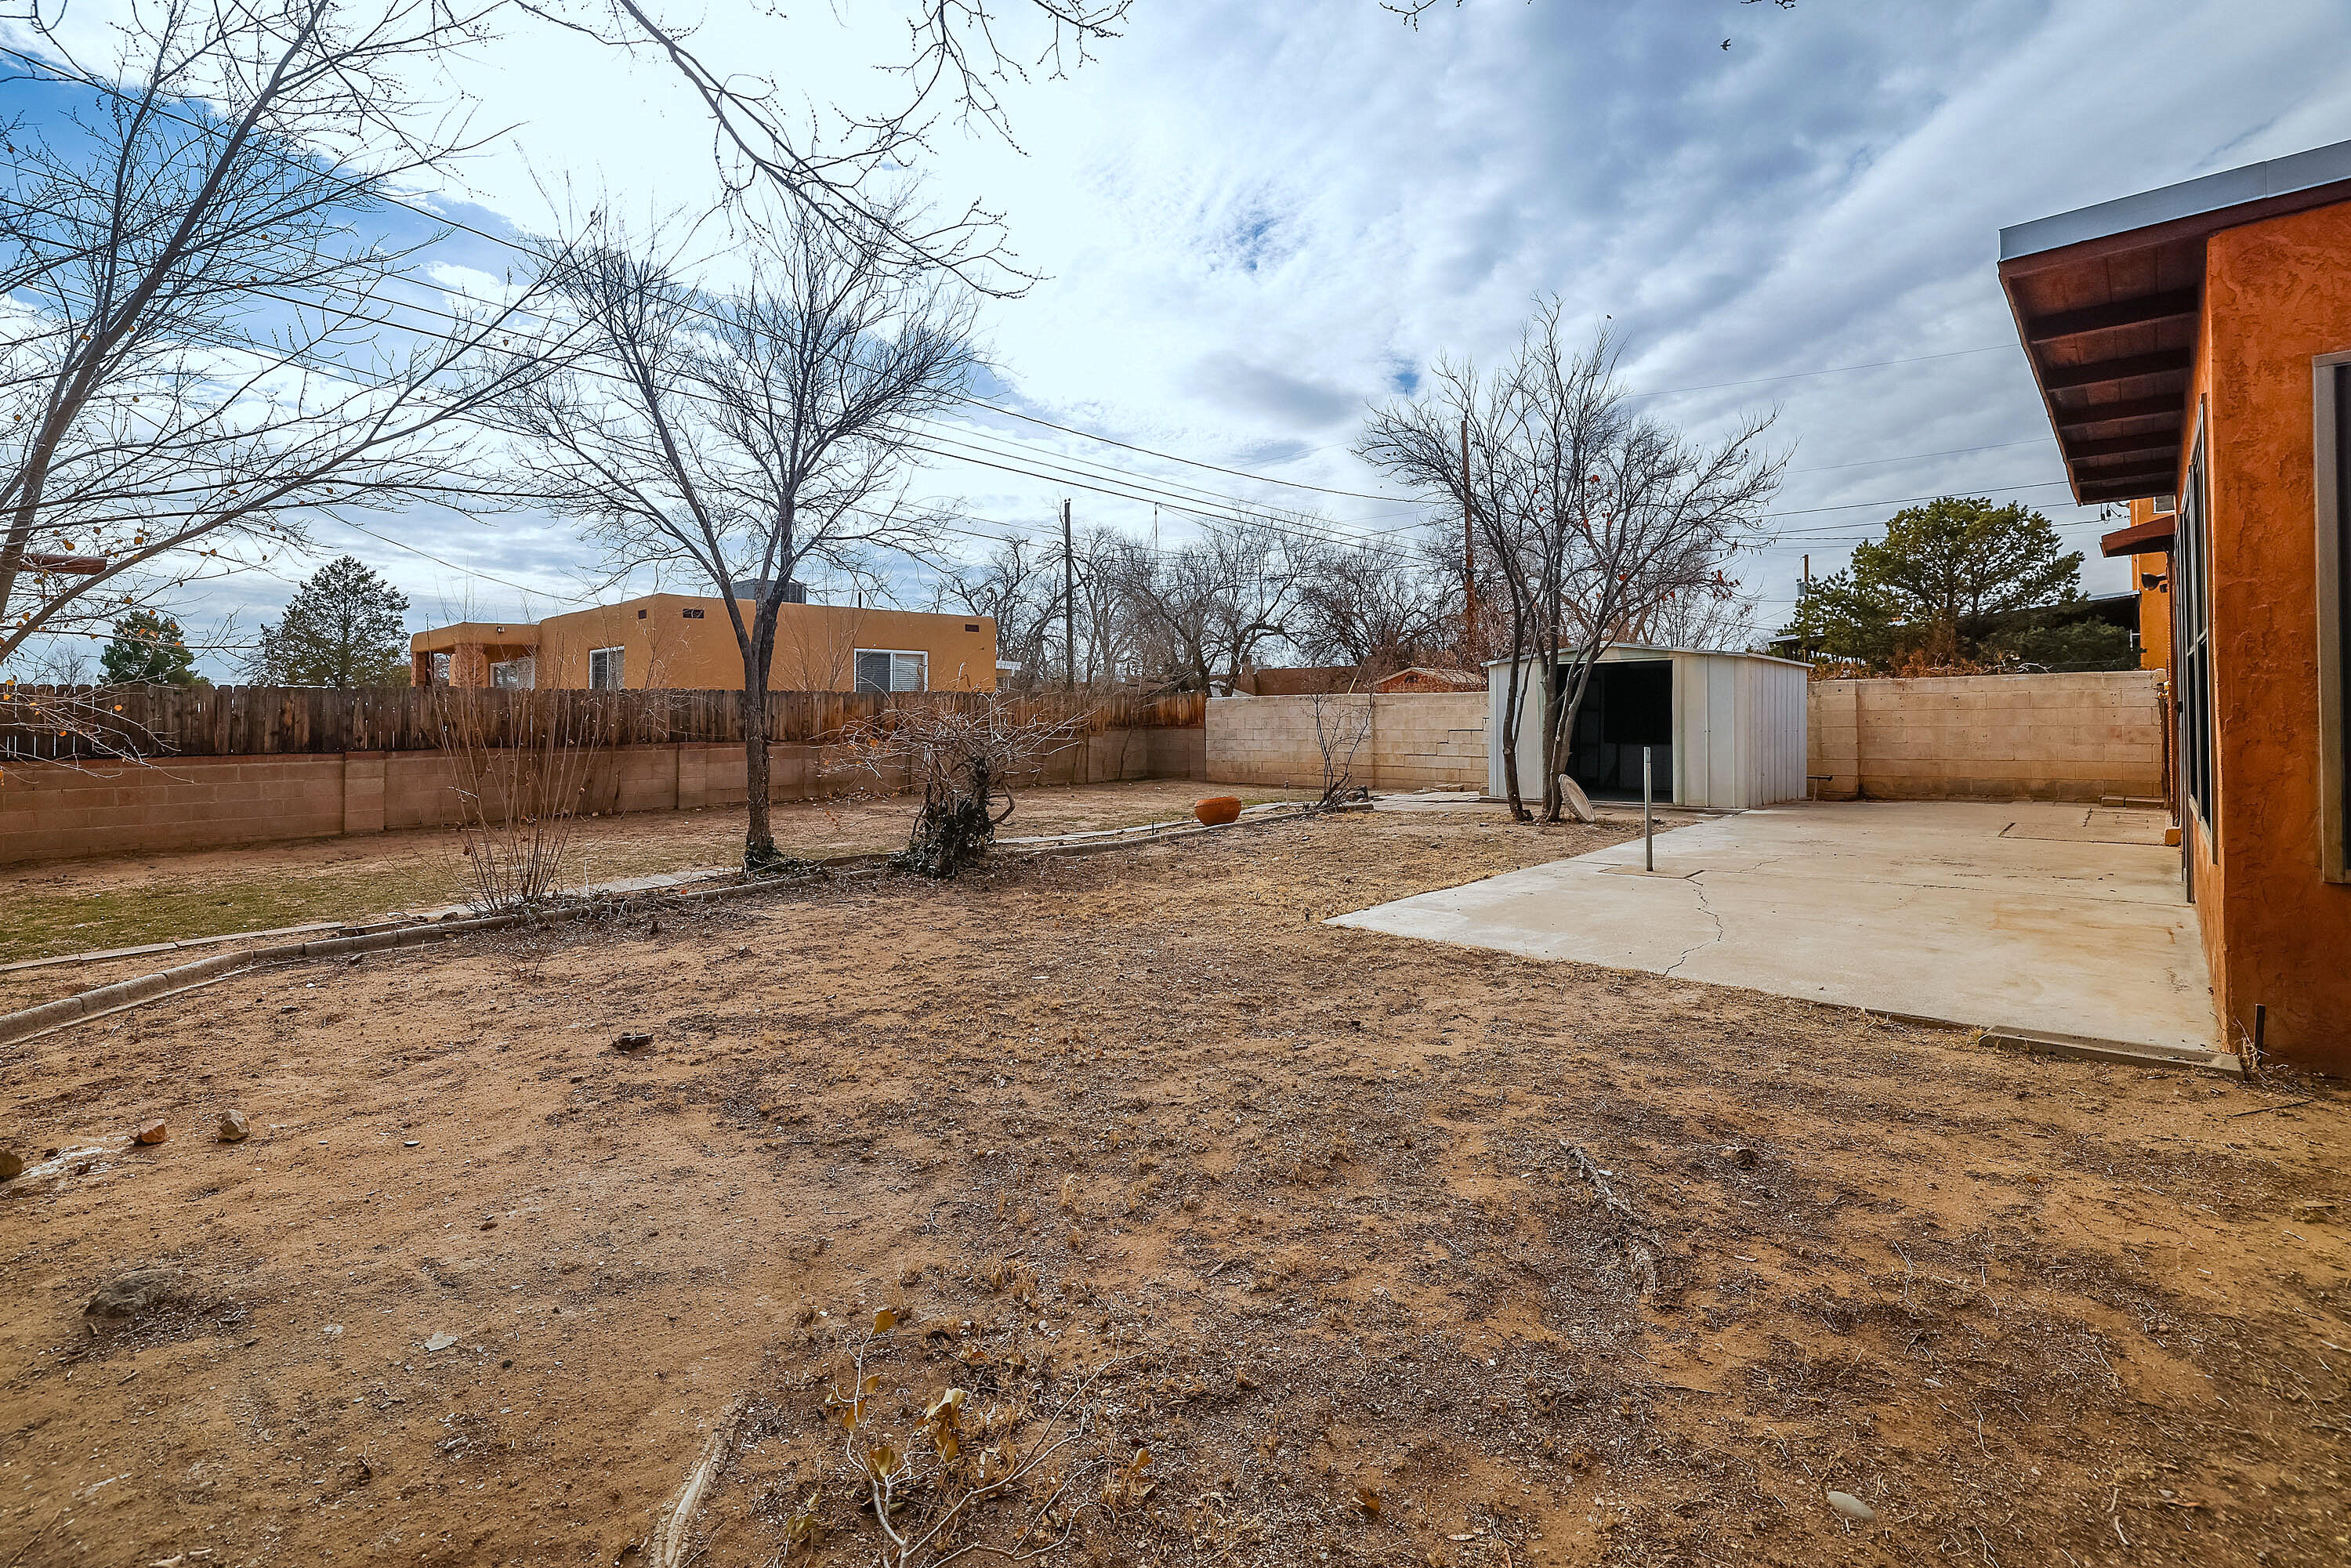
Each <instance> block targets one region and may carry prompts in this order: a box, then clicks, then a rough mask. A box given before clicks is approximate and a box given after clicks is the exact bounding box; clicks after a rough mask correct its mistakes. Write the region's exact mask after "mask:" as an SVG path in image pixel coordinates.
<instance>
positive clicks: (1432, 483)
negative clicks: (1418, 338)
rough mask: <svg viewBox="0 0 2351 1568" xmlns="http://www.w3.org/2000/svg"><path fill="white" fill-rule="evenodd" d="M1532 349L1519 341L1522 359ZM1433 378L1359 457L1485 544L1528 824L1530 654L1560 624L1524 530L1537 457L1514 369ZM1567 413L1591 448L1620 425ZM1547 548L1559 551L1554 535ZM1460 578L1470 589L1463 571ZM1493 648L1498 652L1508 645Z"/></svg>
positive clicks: (1443, 537)
mask: <svg viewBox="0 0 2351 1568" xmlns="http://www.w3.org/2000/svg"><path fill="white" fill-rule="evenodd" d="M1526 347H1527V345H1526V343H1525V342H1524V341H1523V340H1522V342H1521V345H1520V357H1521V359H1522V360H1523V358H1524V356H1525V352H1526ZM1429 380H1430V382H1432V383H1433V389H1432V391H1431V392H1429V393H1428V395H1426V396H1425V397H1422V398H1419V399H1416V400H1414V401H1412V402H1395V403H1391V404H1389V405H1388V406H1386V407H1384V408H1380V409H1375V410H1374V412H1373V413H1372V415H1371V417H1370V419H1369V421H1368V422H1367V423H1366V424H1365V426H1364V434H1363V435H1362V436H1361V437H1360V438H1359V439H1358V440H1357V442H1356V445H1355V450H1356V452H1357V453H1358V454H1359V455H1362V456H1363V457H1364V460H1365V461H1366V462H1369V463H1371V464H1373V465H1375V466H1377V467H1379V468H1381V469H1383V470H1384V471H1385V472H1387V473H1388V474H1390V475H1391V476H1394V477H1395V479H1396V480H1397V481H1398V482H1399V483H1401V484H1403V485H1405V486H1406V487H1407V488H1410V489H1414V490H1416V491H1418V492H1420V493H1421V494H1422V495H1424V496H1426V497H1430V498H1431V499H1432V500H1435V499H1437V498H1439V497H1442V498H1443V499H1444V500H1445V501H1446V503H1447V507H1446V510H1447V511H1449V512H1453V513H1456V514H1458V513H1460V512H1463V511H1466V512H1467V513H1468V517H1469V519H1470V525H1471V528H1472V529H1473V530H1474V532H1475V533H1476V535H1477V537H1478V538H1479V540H1480V541H1481V542H1482V543H1483V544H1484V546H1485V549H1484V553H1483V559H1482V560H1481V562H1480V570H1479V586H1480V587H1481V588H1486V589H1490V590H1498V591H1489V592H1488V593H1487V594H1485V596H1484V597H1485V601H1486V603H1487V604H1488V605H1489V606H1490V607H1491V610H1490V613H1491V614H1492V616H1493V619H1494V620H1495V622H1497V624H1498V626H1499V628H1500V629H1502V630H1505V631H1506V632H1507V639H1506V641H1507V647H1508V653H1509V657H1508V659H1507V661H1506V663H1505V664H1504V666H1503V680H1504V700H1503V704H1502V733H1501V735H1500V736H1499V737H1497V738H1498V739H1499V744H1500V746H1501V747H1502V782H1503V789H1504V792H1505V793H1506V794H1507V795H1508V797H1509V799H1510V813H1511V815H1512V816H1513V817H1514V818H1516V819H1518V820H1520V821H1524V820H1526V817H1527V815H1528V813H1527V810H1526V806H1525V800H1524V791H1523V789H1521V786H1520V778H1519V765H1518V757H1519V733H1520V717H1521V714H1522V713H1523V710H1524V703H1523V701H1522V697H1523V694H1524V692H1525V689H1526V687H1525V682H1526V679H1527V665H1528V654H1529V652H1530V650H1531V646H1532V645H1533V644H1534V643H1535V642H1536V641H1537V640H1538V638H1539V637H1540V635H1541V626H1540V625H1539V622H1541V621H1542V620H1545V619H1548V620H1550V621H1551V622H1552V632H1553V636H1554V639H1555V637H1556V621H1557V617H1556V616H1555V615H1552V616H1550V617H1544V616H1541V614H1540V613H1539V611H1538V608H1537V607H1538V605H1540V604H1541V602H1542V599H1543V580H1544V578H1545V577H1546V575H1549V577H1550V578H1551V580H1552V583H1553V584H1554V585H1555V584H1556V582H1557V581H1558V578H1559V573H1558V572H1557V570H1553V571H1552V572H1551V573H1549V574H1546V572H1545V570H1544V568H1543V565H1542V560H1541V556H1542V554H1543V551H1542V550H1541V548H1540V546H1541V544H1542V543H1543V542H1544V541H1542V540H1541V539H1540V538H1536V537H1535V536H1533V535H1531V533H1530V532H1529V531H1528V530H1527V529H1526V528H1524V527H1523V526H1522V524H1523V522H1524V521H1525V520H1526V519H1527V518H1528V517H1529V516H1530V515H1531V512H1532V509H1533V507H1532V500H1531V497H1532V493H1533V480H1534V473H1533V465H1532V455H1531V453H1528V452H1526V451H1525V450H1523V449H1522V438H1523V436H1524V434H1525V428H1524V427H1525V420H1524V409H1523V407H1522V402H1521V400H1520V397H1519V394H1518V382H1517V380H1516V379H1515V377H1514V375H1513V373H1512V372H1511V371H1499V372H1496V373H1495V374H1492V375H1480V374H1479V371H1478V369H1477V367H1476V366H1475V365H1474V364H1472V363H1468V362H1466V361H1464V362H1454V361H1438V362H1437V364H1436V365H1435V366H1433V367H1432V368H1431V371H1430V376H1429ZM1560 412H1561V413H1568V414H1571V415H1572V416H1573V418H1575V419H1576V420H1578V421H1579V422H1580V423H1582V424H1583V425H1584V426H1585V427H1586V431H1587V433H1586V434H1584V435H1583V436H1582V437H1580V438H1578V439H1580V440H1582V441H1583V442H1584V443H1585V444H1590V443H1591V442H1592V441H1593V439H1594V438H1595V434H1596V433H1593V432H1592V431H1591V430H1590V427H1592V426H1598V425H1604V423H1607V422H1608V421H1609V420H1610V419H1612V418H1613V417H1614V410H1613V405H1612V404H1611V403H1603V402H1597V400H1593V399H1589V398H1587V400H1586V402H1585V404H1584V405H1583V407H1581V408H1579V409H1575V410H1562V411H1560ZM1450 528H1451V525H1450V523H1449V521H1447V520H1445V519H1443V518H1442V517H1440V518H1439V520H1437V522H1436V524H1435V525H1434V527H1433V528H1432V530H1431V533H1432V543H1431V546H1430V549H1431V551H1432V553H1437V552H1440V551H1442V552H1446V553H1449V552H1450V550H1451V549H1452V545H1451V542H1450V539H1449V537H1448V536H1449V533H1450ZM1550 542H1551V543H1552V544H1553V545H1554V546H1557V545H1559V544H1561V543H1562V540H1561V538H1560V537H1559V536H1558V535H1557V534H1556V533H1554V534H1553V535H1552V539H1551V541H1550ZM1461 583H1462V586H1463V587H1465V588H1466V587H1467V586H1468V577H1467V573H1466V571H1465V572H1464V574H1463V577H1462V579H1461ZM1552 602H1554V603H1556V600H1555V599H1554V600H1553V601H1552ZM1489 645H1490V646H1496V647H1499V646H1501V643H1500V642H1499V641H1498V642H1497V643H1493V644H1489Z"/></svg>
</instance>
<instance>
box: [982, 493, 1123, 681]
mask: <svg viewBox="0 0 2351 1568" xmlns="http://www.w3.org/2000/svg"><path fill="white" fill-rule="evenodd" d="M1125 546H1126V541H1125V540H1124V538H1123V536H1121V535H1119V534H1117V533H1115V532H1113V531H1112V530H1111V529H1108V528H1090V529H1084V530H1081V531H1080V532H1079V533H1078V535H1077V537H1076V539H1075V541H1074V548H1073V549H1072V556H1073V558H1074V559H1072V561H1071V567H1072V570H1071V573H1070V574H1069V575H1070V577H1071V578H1073V579H1074V585H1075V587H1076V590H1077V592H1076V596H1075V613H1076V617H1077V625H1076V628H1075V638H1074V640H1075V642H1076V643H1077V652H1078V667H1077V669H1076V670H1075V671H1074V672H1072V671H1068V670H1064V669H1063V668H1062V667H1061V666H1062V665H1063V664H1067V663H1068V656H1067V654H1066V653H1064V651H1063V650H1064V647H1065V640H1064V638H1063V636H1062V635H1061V620H1062V617H1063V616H1064V615H1066V614H1069V613H1070V612H1071V606H1070V605H1069V604H1068V603H1066V602H1065V594H1064V574H1063V571H1062V563H1061V550H1060V549H1058V548H1056V547H1053V546H1050V545H1040V544H1038V543H1036V542H1034V541H1031V540H1028V539H1018V538H1013V539H1006V540H1005V541H1004V542H1003V543H1002V544H1001V545H999V546H998V548H997V549H994V550H992V551H990V552H989V553H988V554H987V555H986V556H984V557H982V558H981V559H980V560H979V561H978V562H977V564H974V565H967V566H962V567H950V568H949V569H948V573H949V577H950V585H951V587H952V589H953V591H954V592H953V597H954V598H955V599H956V601H957V602H959V603H961V604H963V605H965V606H966V607H967V608H968V609H969V610H970V611H971V612H972V613H974V614H976V615H986V616H988V617H990V618H992V619H993V620H994V621H995V622H996V645H997V652H998V653H999V654H1000V655H1001V656H1002V657H1004V658H1006V659H1008V660H1010V661H1011V662H1012V663H1014V664H1018V665H1019V675H1018V677H1017V679H1018V682H1019V686H1020V689H1022V690H1029V689H1032V688H1034V687H1035V686H1037V685H1040V684H1042V683H1047V682H1050V683H1054V684H1061V683H1062V682H1064V681H1066V682H1067V683H1068V684H1071V685H1081V686H1092V685H1094V684H1095V683H1097V682H1107V681H1113V680H1115V679H1117V678H1118V674H1119V671H1120V670H1121V669H1122V668H1123V667H1125V666H1127V665H1128V664H1131V663H1132V659H1133V628H1132V626H1131V624H1130V622H1129V620H1128V617H1127V615H1126V613H1125V608H1124V604H1123V601H1122V599H1121V597H1120V592H1119V583H1120V580H1121V579H1120V576H1119V573H1118V572H1117V570H1115V568H1116V566H1117V564H1118V562H1119V561H1120V560H1121V559H1123V552H1124V549H1125Z"/></svg>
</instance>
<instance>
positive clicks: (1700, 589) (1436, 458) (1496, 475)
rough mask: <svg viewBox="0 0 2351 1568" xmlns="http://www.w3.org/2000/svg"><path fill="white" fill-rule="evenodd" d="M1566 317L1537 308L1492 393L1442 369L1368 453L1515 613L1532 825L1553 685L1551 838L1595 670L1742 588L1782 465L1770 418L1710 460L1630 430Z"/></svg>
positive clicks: (1650, 433)
mask: <svg viewBox="0 0 2351 1568" xmlns="http://www.w3.org/2000/svg"><path fill="white" fill-rule="evenodd" d="M1560 317H1561V308H1560V306H1559V304H1558V302H1557V301H1555V300H1554V301H1551V302H1548V303H1546V304H1545V305H1544V306H1543V307H1542V308H1540V309H1539V310H1538V312H1537V313H1536V316H1535V319H1533V321H1531V323H1530V324H1529V325H1528V328H1527V329H1526V331H1525V332H1524V333H1523V334H1522V336H1521V338H1520V344H1519V348H1518V350H1517V352H1516V354H1515V355H1514V357H1513V360H1512V362H1511V363H1510V366H1509V367H1508V368H1507V369H1506V370H1504V371H1500V372H1498V373H1496V374H1494V375H1492V376H1489V377H1483V378H1481V377H1479V375H1478V374H1477V372H1476V371H1475V370H1474V369H1473V368H1471V367H1468V366H1467V365H1461V366H1452V365H1440V366H1438V367H1437V372H1436V375H1435V377H1434V379H1435V380H1436V382H1437V390H1436V391H1435V392H1432V393H1431V394H1430V395H1429V396H1427V397H1426V398H1423V399H1421V400H1419V401H1417V402H1409V403H1399V404H1394V405H1391V406H1389V407H1387V408H1385V409H1382V410H1379V411H1376V412H1375V413H1374V415H1373V417H1372V419H1371V422H1370V423H1369V425H1368V427H1367V428H1366V430H1365V433H1364V436H1363V438H1362V439H1361V441H1360V442H1359V443H1358V444H1357V450H1358V451H1359V452H1361V453H1362V454H1363V455H1364V457H1365V458H1366V459H1367V460H1369V461H1371V462H1373V463H1374V464H1376V465H1379V466H1380V467H1382V468H1384V470H1386V471H1387V472H1388V473H1390V474H1391V475H1393V476H1395V477H1396V478H1397V479H1398V480H1399V481H1400V482H1402V483H1404V484H1405V485H1407V486H1412V487H1414V488H1416V489H1418V490H1420V491H1421V492H1422V493H1424V494H1426V495H1431V496H1440V495H1441V496H1446V497H1449V498H1450V499H1452V500H1453V501H1455V502H1456V503H1457V504H1460V505H1465V506H1467V507H1468V508H1469V511H1470V514H1471V517H1472V519H1473V522H1474V524H1475V526H1476V528H1477V532H1478V537H1479V542H1480V543H1481V544H1482V545H1484V546H1485V548H1486V550H1487V551H1488V553H1489V555H1490V557H1491V559H1492V562H1493V570H1494V573H1495V577H1496V580H1498V581H1499V584H1500V585H1501V587H1502V590H1503V591H1504V593H1505V595H1506V598H1507V608H1508V612H1509V624H1510V666H1509V674H1508V677H1507V685H1506V695H1505V700H1504V707H1503V714H1504V720H1503V735H1502V736H1501V737H1500V739H1501V744H1502V746H1503V774H1504V779H1505V783H1506V787H1507V789H1508V791H1509V794H1510V807H1511V810H1512V813H1513V814H1514V815H1517V816H1520V817H1521V818H1523V816H1524V815H1525V807H1524V802H1523V799H1522V794H1521V789H1520V779H1519V773H1518V751H1519V733H1520V720H1519V714H1520V710H1521V706H1522V702H1523V695H1524V693H1525V691H1526V687H1525V685H1524V682H1525V681H1526V680H1528V679H1534V680H1538V681H1540V682H1541V688H1540V689H1541V717H1540V719H1539V724H1540V730H1539V734H1540V736H1541V755H1542V757H1543V758H1544V768H1543V789H1542V809H1541V820H1542V821H1547V822H1550V821H1558V820H1559V817H1560V813H1561V810H1562V788H1561V784H1560V779H1561V778H1562V776H1563V775H1564V774H1565V773H1566V771H1567V765H1568V744H1569V738H1570V737H1572V736H1573V733H1574V726H1575V715H1576V711H1577V709H1578V708H1579V707H1580V706H1582V704H1583V696H1584V693H1585V691H1586V690H1587V689H1588V687H1589V685H1590V683H1591V676H1592V669H1593V665H1594V664H1597V663H1598V662H1599V661H1600V659H1601V657H1602V655H1603V654H1604V653H1606V652H1607V651H1608V649H1609V648H1610V647H1611V646H1613V645H1614V643H1617V642H1619V641H1622V640H1623V639H1624V638H1625V635H1626V633H1627V632H1628V630H1629V629H1630V628H1633V627H1635V626H1638V625H1639V624H1641V623H1642V622H1644V621H1645V620H1646V618H1648V617H1650V616H1652V615H1653V614H1655V613H1656V611H1657V609H1658V608H1659V607H1660V606H1661V605H1665V604H1667V603H1669V602H1671V601H1673V600H1674V599H1675V598H1676V597H1677V596H1680V595H1685V594H1701V593H1708V592H1715V591H1723V590H1726V589H1728V588H1729V586H1730V584H1729V579H1728V578H1727V576H1726V574H1725V572H1724V570H1723V569H1724V565H1725V563H1726V562H1727V561H1728V560H1729V559H1730V557H1731V556H1732V555H1733V554H1735V553H1736V552H1737V550H1738V549H1740V548H1741V546H1742V544H1743V543H1744V542H1745V540H1746V538H1747V537H1748V536H1749V534H1750V532H1751V530H1752V528H1754V526H1755V521H1756V514H1757V513H1758V512H1759V511H1760V510H1761V507H1762V505H1763V503H1764V502H1765V501H1767V500H1768V499H1769V498H1770V497H1771V495H1772V494H1773V492H1774V491H1775V490H1776V489H1777V487H1778V485H1779V476H1780V473H1781V470H1782V466H1783V465H1784V459H1782V458H1775V457H1771V456H1769V455H1763V454H1761V452H1759V451H1758V450H1757V449H1756V448H1757V444H1758V443H1759V441H1760V440H1761V437H1762V435H1763V434H1764V432H1765V431H1766V430H1767V429H1769V427H1770V425H1771V417H1770V416H1769V415H1764V416H1760V417H1755V418H1750V419H1745V420H1742V421H1741V422H1740V423H1739V424H1738V425H1737V426H1736V427H1735V428H1734V429H1733V430H1732V432H1731V433H1730V434H1729V435H1728V436H1726V437H1724V438H1722V439H1721V440H1719V441H1718V442H1715V443H1713V444H1707V445H1700V444H1696V443H1692V442H1690V441H1688V440H1687V439H1685V438H1684V437H1683V436H1682V435H1681V434H1679V433H1678V432H1677V431H1675V430H1674V429H1672V428H1671V427H1670V426H1668V425H1667V424H1665V423H1662V422H1660V421H1657V420H1655V419H1651V418H1636V417H1635V416H1633V415H1632V414H1630V413H1628V412H1627V411H1626V409H1625V402H1624V395H1623V393H1622V392H1621V391H1620V390H1619V388H1618V387H1617V385H1616V381H1615V364H1616V357H1617V351H1616V349H1615V347H1614V344H1613V343H1612V342H1611V341H1610V340H1609V338H1608V336H1607V334H1606V333H1605V332H1603V333H1601V334H1600V335H1599V336H1598V337H1597V338H1596V339H1595V340H1594V341H1593V345H1592V347H1591V348H1590V349H1589V350H1585V351H1583V352H1575V351H1573V350H1568V349H1567V348H1565V347H1564V346H1563V345H1562V341H1561V320H1560ZM1529 664H1531V665H1532V666H1533V669H1532V673H1531V674H1528V673H1527V666H1528V665H1529Z"/></svg>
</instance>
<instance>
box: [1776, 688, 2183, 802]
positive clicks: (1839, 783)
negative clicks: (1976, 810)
mask: <svg viewBox="0 0 2351 1568" xmlns="http://www.w3.org/2000/svg"><path fill="white" fill-rule="evenodd" d="M2161 678H2162V672H2161V671H2158V670H2113V671H2096V672H2091V673H2085V674H2032V675H1952V676H1938V677H1934V678H1931V679H1926V680H1915V681H1893V680H1887V681H1814V682H1813V684H1812V686H1811V688H1810V691H1809V693H1808V694H1807V703H1808V708H1809V711H1808V713H1807V728H1808V731H1809V733H1810V735H1811V737H1812V739H1811V758H1810V763H1809V766H1808V768H1807V771H1808V772H1810V773H1811V774H1812V775H1813V788H1814V790H1815V791H1816V792H1817V793H1818V794H1819V796H1820V797H1821V798H1822V799H1823V800H1854V799H1856V798H1858V799H1862V800H2100V799H2102V798H2104V797H2106V796H2109V795H2119V796H2130V797H2137V798H2140V799H2147V800H2155V799H2159V798H2160V797H2161V796H2162V794H2163V725H2164V716H2163V702H2162V697H2161V695H2160V693H2159V692H2158V681H2159V680H2160V679H2161Z"/></svg>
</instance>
